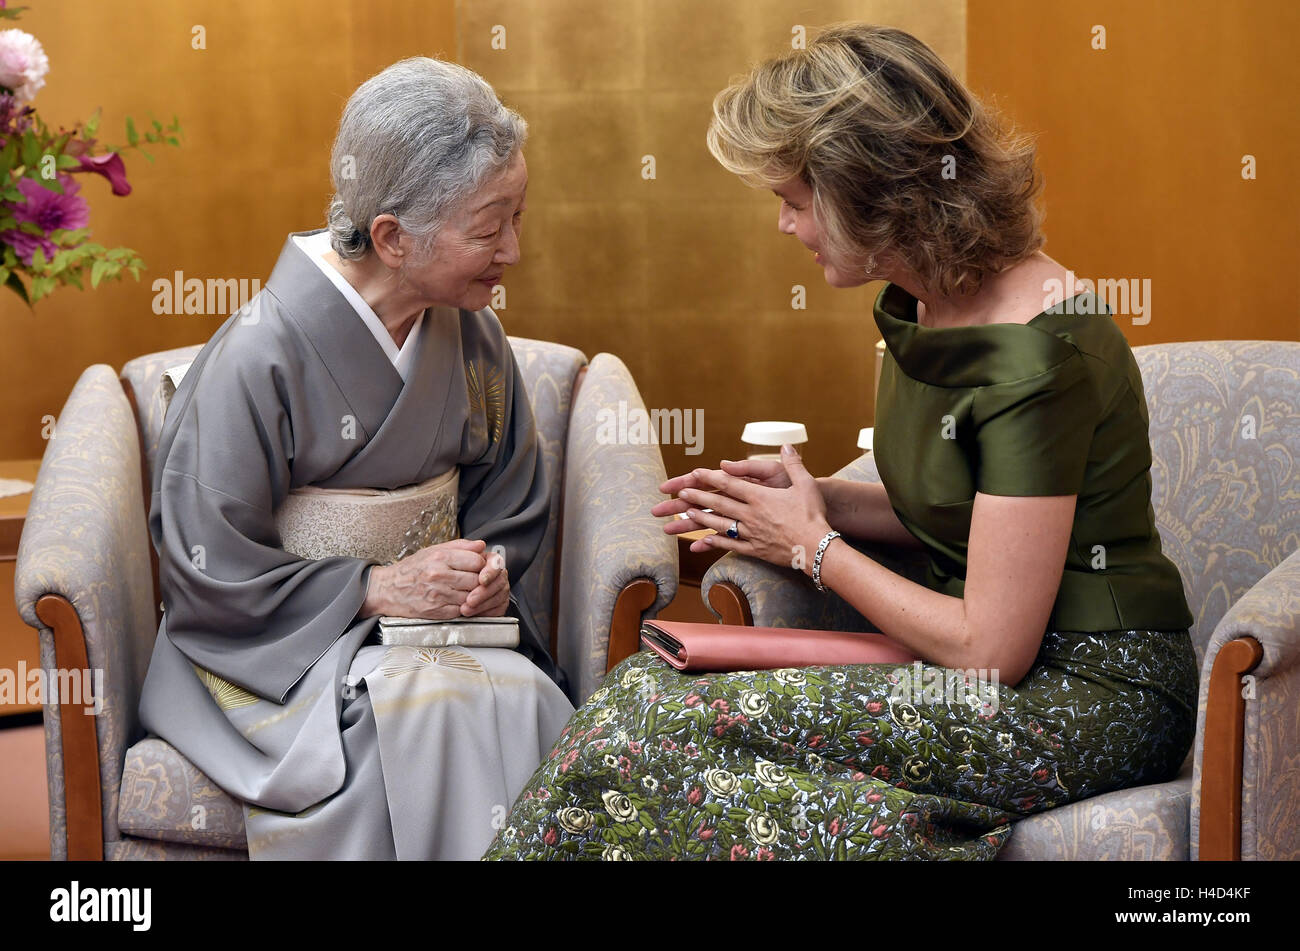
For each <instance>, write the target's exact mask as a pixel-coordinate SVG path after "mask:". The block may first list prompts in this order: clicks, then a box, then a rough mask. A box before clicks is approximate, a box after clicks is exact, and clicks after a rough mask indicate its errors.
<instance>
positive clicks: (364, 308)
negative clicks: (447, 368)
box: [293, 231, 427, 383]
mask: <svg viewBox="0 0 1300 951" xmlns="http://www.w3.org/2000/svg"><path fill="white" fill-rule="evenodd" d="M293 240H294V243H295V244H296V245H298V247H300V248H302V250H303V251H304V252H305V253H306V255H307V257H309V258H311V260H312V263H313V264H315V265H316V266H317V267H318V268H320V269H321V272H322V273H323V274H324V275H325V276H326V277H328V278H329V279H330V281H331V282H332V283H333V284H334V286H335V287H337V288H338V289H339V293H340V294H342V295H343V296H344V297H345V298H346V299H347V302H348V303H349V304H351V305H352V309H353V310H355V311H356V312H357V316H359V317H360V318H361V320H362V322H363V323H364V324H365V325H366V327H367V329H369V331H370V332H371V333H372V334H373V335H374V337H375V341H376V342H377V343H378V344H379V346H380V347H382V348H383V350H384V353H385V354H386V355H387V357H388V359H389V360H390V361H392V364H393V367H394V368H395V369H396V370H397V372H398V374H399V375H400V376H401V378H402V382H403V383H405V382H406V380H407V377H408V375H409V374H410V372H411V366H412V365H413V364H414V362H415V352H416V350H418V349H419V343H418V340H419V336H420V328H421V327H423V326H424V314H423V313H422V314H420V316H419V317H417V318H415V323H414V324H413V325H412V327H411V332H410V333H408V334H407V335H406V339H405V340H404V341H403V342H402V349H400V350H398V349H397V342H396V341H395V340H393V335H392V334H390V333H389V332H388V328H386V327H385V326H384V323H383V321H381V320H380V319H379V317H378V316H377V315H376V314H375V312H374V311H373V310H371V309H370V305H369V304H367V303H366V302H365V300H364V299H363V298H362V296H361V295H360V294H358V293H357V289H356V288H355V287H353V286H352V285H351V284H349V283H348V281H347V278H345V277H344V276H343V275H342V274H340V273H339V272H338V271H336V270H335V269H334V267H333V266H332V265H331V264H330V263H329V262H328V261H326V260H325V257H324V256H325V255H326V254H327V253H328V252H329V250H330V236H329V232H328V231H316V232H314V233H312V234H299V235H294V236H293ZM426 313H427V311H426Z"/></svg>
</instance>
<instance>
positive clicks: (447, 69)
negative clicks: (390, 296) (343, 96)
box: [328, 56, 528, 261]
mask: <svg viewBox="0 0 1300 951" xmlns="http://www.w3.org/2000/svg"><path fill="white" fill-rule="evenodd" d="M527 137H528V124H527V123H526V122H525V121H524V119H523V117H522V116H520V115H519V114H518V113H517V112H515V111H514V110H513V109H508V108H506V107H505V106H503V105H502V104H501V101H500V100H499V99H498V98H497V95H496V92H494V91H493V89H492V87H491V86H489V85H488V83H487V81H486V80H484V79H483V77H482V76H480V75H478V73H475V72H474V71H472V70H469V69H466V68H465V67H463V66H458V65H456V64H455V63H445V62H443V61H441V60H436V59H430V58H428V57H423V56H417V57H412V58H410V59H404V60H401V61H399V62H397V63H394V64H393V65H392V66H389V67H388V68H387V69H385V70H383V71H382V72H380V73H377V74H375V75H374V76H372V77H370V78H369V79H367V80H366V81H365V82H364V83H362V84H361V85H360V86H359V87H358V88H357V90H356V92H354V93H353V94H352V97H351V98H350V99H349V100H348V104H347V106H346V107H345V108H344V110H343V117H342V119H340V120H339V130H338V134H337V135H336V136H335V137H334V148H333V149H332V150H331V152H330V175H331V178H332V179H333V181H334V197H333V198H332V199H331V200H330V205H329V211H328V221H329V233H330V245H331V247H333V248H334V251H335V253H337V254H338V256H339V257H341V258H344V259H347V260H352V261H355V260H358V259H360V258H363V257H365V256H366V255H367V254H369V253H370V250H371V241H370V225H371V223H372V222H373V221H374V220H375V218H376V217H377V216H379V215H382V214H391V215H393V216H395V217H396V218H397V221H398V224H399V225H400V226H401V228H402V230H403V231H405V232H408V233H409V234H411V235H414V236H415V238H416V246H417V253H428V251H429V250H430V249H431V248H432V246H433V242H434V239H435V238H436V237H437V234H438V231H439V229H440V228H441V226H442V224H443V221H444V219H445V217H446V215H447V213H448V212H449V211H450V210H451V209H453V208H454V207H455V206H456V205H457V204H458V203H459V202H461V201H462V200H464V199H465V198H467V197H468V196H469V195H471V194H472V193H473V192H475V191H476V190H477V189H478V188H479V187H480V186H481V185H482V184H483V183H484V181H485V180H487V178H488V177H489V176H490V175H491V174H492V173H494V172H498V171H501V170H502V169H504V168H505V167H506V166H507V165H509V163H510V162H511V161H512V160H513V158H514V156H515V155H516V154H517V153H518V152H519V150H520V149H521V148H523V145H524V140H525V139H526V138H527Z"/></svg>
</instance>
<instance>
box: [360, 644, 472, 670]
mask: <svg viewBox="0 0 1300 951" xmlns="http://www.w3.org/2000/svg"><path fill="white" fill-rule="evenodd" d="M435 664H436V665H437V666H439V667H451V668H453V669H455V670H472V671H474V672H475V673H479V674H481V673H483V672H484V671H483V665H482V664H480V663H479V662H478V661H477V660H475V659H474V658H473V657H472V656H470V655H469V654H466V653H465V652H464V651H458V650H453V649H452V648H450V647H390V648H389V649H388V651H387V652H386V653H385V654H384V676H385V677H400V676H401V675H402V674H409V673H414V672H415V671H418V670H423V669H424V668H425V667H432V666H434V665H435Z"/></svg>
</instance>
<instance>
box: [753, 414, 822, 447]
mask: <svg viewBox="0 0 1300 951" xmlns="http://www.w3.org/2000/svg"><path fill="white" fill-rule="evenodd" d="M740 440H741V442H744V443H748V444H749V445H751V446H782V445H785V444H786V443H789V444H790V445H792V446H797V445H799V444H800V443H804V442H807V441H808V430H807V429H805V428H804V424H803V423H788V422H777V421H773V420H768V421H766V422H761V423H746V424H745V431H744V432H743V433H741V434H740Z"/></svg>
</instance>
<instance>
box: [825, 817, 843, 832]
mask: <svg viewBox="0 0 1300 951" xmlns="http://www.w3.org/2000/svg"><path fill="white" fill-rule="evenodd" d="M828 828H829V829H830V830H831V835H839V834H840V829H842V828H844V827H843V825H842V824H841V823H840V817H839V816H836V817H835V818H834V819H832V820H831V824H830V825H829V826H828Z"/></svg>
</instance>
